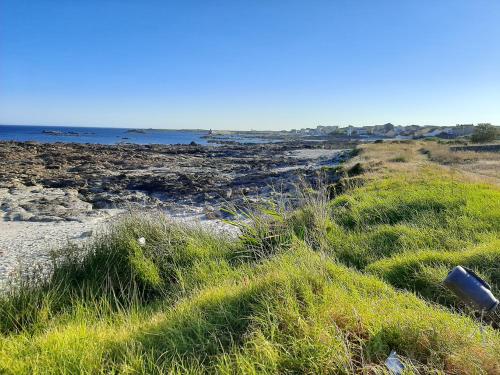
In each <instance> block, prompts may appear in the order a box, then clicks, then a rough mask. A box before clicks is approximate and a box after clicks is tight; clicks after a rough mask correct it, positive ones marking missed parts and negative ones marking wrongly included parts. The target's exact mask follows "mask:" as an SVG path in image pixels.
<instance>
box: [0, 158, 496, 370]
mask: <svg viewBox="0 0 500 375" xmlns="http://www.w3.org/2000/svg"><path fill="white" fill-rule="evenodd" d="M405 164H406V163H405ZM328 190H330V192H331V189H329V188H328V187H327V186H325V187H320V189H319V190H308V189H303V190H302V193H301V195H299V196H298V197H296V200H295V202H293V204H286V203H285V204H284V203H283V202H282V201H278V202H274V203H272V202H271V203H267V204H265V205H260V206H254V207H253V208H252V209H246V210H243V211H241V212H240V213H243V214H244V218H245V220H242V221H238V222H236V223H235V224H236V225H238V226H239V229H240V235H239V236H238V237H231V236H228V235H224V234H220V233H213V232H207V231H205V230H203V229H200V228H195V227H186V226H183V225H179V224H175V223H172V222H171V221H169V220H167V219H165V218H164V217H163V216H162V215H161V214H159V213H158V214H154V215H150V216H147V215H142V216H137V215H135V216H130V217H128V218H125V219H124V220H123V221H121V222H120V223H118V224H116V225H115V226H113V227H112V228H110V230H109V231H108V232H107V233H103V234H102V235H100V236H99V237H98V238H96V239H95V240H94V241H93V242H92V243H90V244H88V245H87V247H86V248H85V249H76V248H71V247H70V248H67V249H64V250H63V251H61V252H60V253H59V254H55V258H54V263H53V265H52V271H51V272H50V276H49V277H48V278H41V277H37V276H36V275H35V276H33V275H32V276H30V277H29V278H24V279H22V280H20V282H19V283H18V284H17V286H16V287H14V288H13V289H11V290H10V292H9V293H6V294H4V295H2V296H1V297H0V313H1V315H0V331H1V334H0V373H7V374H10V373H11V374H23V373H24V374H31V373H44V374H61V373H68V374H69V373H71V374H74V373H84V374H98V373H125V374H126V373H139V374H141V373H142V374H154V373H158V374H160V373H172V374H176V373H177V374H185V373H193V374H202V373H223V374H234V373H241V374H257V373H259V374H260V373H268V374H276V373H309V374H352V373H374V374H383V373H387V370H386V369H385V367H384V364H383V363H384V360H385V359H386V357H387V356H388V354H389V353H390V352H391V351H392V350H396V351H397V353H398V354H399V355H400V356H401V357H402V358H403V360H404V363H405V366H406V368H407V370H408V372H409V373H420V374H429V373H449V374H481V373H484V374H497V373H499V372H500V367H499V362H498V358H500V334H499V331H498V330H495V329H493V328H492V327H489V326H484V327H483V328H482V329H480V327H481V325H482V324H481V322H479V321H478V320H477V319H476V318H475V317H474V316H473V315H464V314H461V313H460V312H459V311H458V310H457V307H460V306H459V304H458V302H457V301H456V300H455V299H454V297H453V296H451V295H450V294H449V293H448V292H446V291H444V290H442V288H441V280H442V278H444V275H445V273H446V272H447V270H449V269H450V268H451V267H453V266H454V265H457V264H463V265H466V266H469V267H472V268H474V269H475V270H477V271H478V273H480V274H481V275H482V276H484V277H485V278H486V279H487V280H488V281H490V282H491V283H492V284H493V285H494V291H495V293H496V292H497V291H498V279H499V277H500V275H499V274H498V272H497V271H498V267H496V265H497V264H498V260H499V259H500V258H499V257H500V255H499V254H500V250H499V248H498V238H499V237H498V235H499V231H500V227H499V225H500V224H499V222H500V221H499V218H500V217H499V215H500V207H499V204H500V199H499V198H500V195H499V194H500V193H499V191H498V189H497V188H495V187H492V186H489V185H480V184H470V183H466V182H463V181H459V180H457V179H455V178H454V177H452V176H449V175H443V174H439V175H438V174H437V173H436V172H435V171H434V170H432V169H425V168H424V169H422V170H421V171H420V174H419V175H414V174H405V173H399V174H397V175H393V176H387V175H385V176H384V177H383V178H381V179H372V180H369V181H368V180H367V181H366V183H365V184H364V185H362V186H359V185H357V184H356V185H355V186H352V187H350V188H344V189H342V192H341V194H340V195H337V196H336V197H335V198H334V199H333V200H332V201H329V200H328V198H327V197H328V194H327V191H328ZM290 207H294V208H293V209H290ZM140 237H144V238H145V243H144V244H141V243H140V242H139V241H138V239H139V238H140ZM415 292H416V293H415ZM436 302H437V303H440V304H441V305H438V304H436Z"/></svg>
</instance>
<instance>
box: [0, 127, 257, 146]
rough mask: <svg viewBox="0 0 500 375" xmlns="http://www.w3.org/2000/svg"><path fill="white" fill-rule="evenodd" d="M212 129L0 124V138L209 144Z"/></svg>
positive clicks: (232, 137) (248, 140) (230, 137)
mask: <svg viewBox="0 0 500 375" xmlns="http://www.w3.org/2000/svg"><path fill="white" fill-rule="evenodd" d="M208 133H209V132H208V130H167V129H130V128H101V127H73V126H39V125H0V141H19V142H24V141H36V142H41V143H55V142H74V143H95V144H105V145H113V144H126V143H133V144H163V145H172V144H189V143H191V142H196V143H197V144H200V145H206V144H208V142H207V139H206V138H204V137H205V136H207V135H208ZM224 140H227V141H235V142H245V143H261V142H265V141H264V140H262V139H258V138H249V137H244V138H242V137H239V136H237V135H228V136H225V137H224Z"/></svg>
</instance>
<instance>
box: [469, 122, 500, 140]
mask: <svg viewBox="0 0 500 375" xmlns="http://www.w3.org/2000/svg"><path fill="white" fill-rule="evenodd" d="M497 133H498V132H497V128H496V127H495V126H493V125H490V124H479V125H478V126H476V127H475V128H474V132H473V133H472V136H471V141H472V142H475V143H485V142H492V141H494V140H495V139H496V137H497Z"/></svg>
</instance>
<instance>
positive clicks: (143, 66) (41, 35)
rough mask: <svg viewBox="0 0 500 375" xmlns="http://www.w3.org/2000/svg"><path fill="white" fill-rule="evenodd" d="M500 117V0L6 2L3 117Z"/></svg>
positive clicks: (205, 124) (291, 120)
mask: <svg viewBox="0 0 500 375" xmlns="http://www.w3.org/2000/svg"><path fill="white" fill-rule="evenodd" d="M389 121H390V122H393V123H396V124H412V123H419V124H437V125H449V124H455V123H470V122H474V123H476V122H493V123H496V124H500V1H498V0H394V1H386V0H356V1H352V0H328V1H320V0H317V1H316V0H312V1H311V0H309V1H308V0H303V1H284V0H283V1H279V0H247V1H243V0H231V1H217V0H210V1H207V0H200V1H189V0H182V1H180V0H179V1H166V0H164V1H155V0H81V1H80V0H73V1H70V0H31V1H29V0H0V123H3V124H55V125H94V126H126V127H155V128H214V129H270V130H277V129H290V128H301V127H311V126H316V125H320V124H323V125H342V126H345V125H348V124H353V125H367V124H379V123H385V122H389Z"/></svg>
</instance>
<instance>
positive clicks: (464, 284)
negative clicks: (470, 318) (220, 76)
mask: <svg viewBox="0 0 500 375" xmlns="http://www.w3.org/2000/svg"><path fill="white" fill-rule="evenodd" d="M444 285H446V286H447V287H448V288H449V289H450V290H451V291H452V292H453V293H455V294H456V295H457V296H458V297H459V298H460V299H462V301H464V302H465V303H467V304H468V305H472V306H474V307H476V308H477V309H479V310H482V311H491V310H494V309H495V308H496V307H497V306H498V300H497V299H496V298H495V296H494V295H493V293H491V287H490V286H489V285H488V283H487V282H486V281H484V280H483V279H481V278H480V277H479V276H478V275H476V273H475V272H474V271H472V270H470V269H468V268H465V267H462V266H456V267H455V268H453V269H452V270H451V271H450V273H449V274H448V276H446V279H445V280H444Z"/></svg>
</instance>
